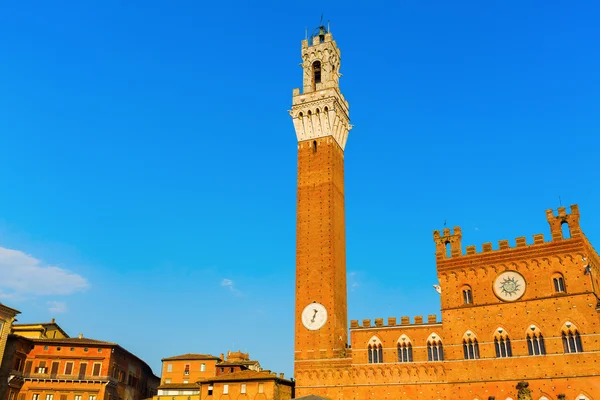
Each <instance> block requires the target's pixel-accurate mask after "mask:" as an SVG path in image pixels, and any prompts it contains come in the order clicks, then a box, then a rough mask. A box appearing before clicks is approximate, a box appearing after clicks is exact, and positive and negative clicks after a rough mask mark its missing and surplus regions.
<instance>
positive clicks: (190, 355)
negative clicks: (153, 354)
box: [161, 353, 220, 361]
mask: <svg viewBox="0 0 600 400" xmlns="http://www.w3.org/2000/svg"><path fill="white" fill-rule="evenodd" d="M177 360H220V358H219V357H217V356H213V355H210V354H196V353H187V354H182V355H179V356H173V357H167V358H163V359H162V360H161V361H177Z"/></svg>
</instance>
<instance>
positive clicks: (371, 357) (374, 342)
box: [367, 337, 383, 364]
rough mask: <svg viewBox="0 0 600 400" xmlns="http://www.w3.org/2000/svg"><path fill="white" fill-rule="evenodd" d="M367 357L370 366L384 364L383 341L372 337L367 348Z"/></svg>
mask: <svg viewBox="0 0 600 400" xmlns="http://www.w3.org/2000/svg"><path fill="white" fill-rule="evenodd" d="M367 356H368V361H369V364H378V363H382V362H383V346H382V345H381V340H379V338H377V337H372V338H371V340H369V345H368V346H367Z"/></svg>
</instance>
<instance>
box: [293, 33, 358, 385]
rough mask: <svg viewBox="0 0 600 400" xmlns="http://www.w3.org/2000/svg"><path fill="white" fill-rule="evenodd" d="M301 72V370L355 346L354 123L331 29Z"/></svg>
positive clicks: (312, 42) (317, 36)
mask: <svg viewBox="0 0 600 400" xmlns="http://www.w3.org/2000/svg"><path fill="white" fill-rule="evenodd" d="M301 66H302V69H303V90H302V93H301V92H300V89H294V91H293V105H292V110H291V111H290V114H291V116H292V119H293V122H294V128H295V130H296V135H297V137H298V198H297V202H298V204H297V221H296V222H297V224H296V226H297V228H296V311H295V324H296V326H295V357H294V359H295V370H296V371H298V370H302V369H303V368H308V367H311V368H314V367H315V363H317V364H321V363H323V364H327V363H331V361H333V360H339V359H344V358H345V357H346V347H347V343H348V327H347V300H346V233H345V222H344V146H345V145H346V140H347V138H348V131H349V130H350V129H351V125H350V123H349V122H350V121H349V118H348V102H347V101H346V100H345V99H344V96H343V95H342V94H341V92H340V89H339V84H338V81H339V77H340V74H339V72H338V71H339V68H340V51H339V49H338V48H337V46H336V43H335V41H333V38H332V35H331V33H329V32H328V31H327V29H326V28H325V27H323V26H321V27H319V28H317V29H316V30H315V32H314V34H313V35H312V36H311V37H310V38H309V39H307V40H303V41H302V64H301ZM334 363H335V361H334ZM298 386H300V387H301V386H302V382H298ZM301 393H302V390H300V392H299V394H301Z"/></svg>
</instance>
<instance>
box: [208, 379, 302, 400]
mask: <svg viewBox="0 0 600 400" xmlns="http://www.w3.org/2000/svg"><path fill="white" fill-rule="evenodd" d="M242 384H245V385H246V394H242V393H241V389H242ZM225 385H228V393H227V394H225V393H223V392H224V386H225ZM259 385H263V392H262V393H259ZM208 393H209V386H208V385H202V388H201V391H200V398H201V399H206V400H221V399H223V400H224V399H248V400H290V399H292V387H291V386H289V385H283V384H279V383H276V382H275V381H268V380H262V381H247V382H215V383H213V385H212V395H210V396H209V394H208Z"/></svg>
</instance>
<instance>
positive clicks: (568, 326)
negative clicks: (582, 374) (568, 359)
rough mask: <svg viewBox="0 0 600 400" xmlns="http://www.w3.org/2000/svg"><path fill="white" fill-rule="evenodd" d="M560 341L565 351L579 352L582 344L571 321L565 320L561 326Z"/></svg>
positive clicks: (581, 349) (581, 350)
mask: <svg viewBox="0 0 600 400" xmlns="http://www.w3.org/2000/svg"><path fill="white" fill-rule="evenodd" d="M561 336H562V342H563V348H564V349H565V353H581V352H583V345H582V343H581V336H580V335H579V331H578V330H577V328H576V327H575V325H573V324H572V323H571V322H566V323H565V324H564V325H563V328H562V335H561Z"/></svg>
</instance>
